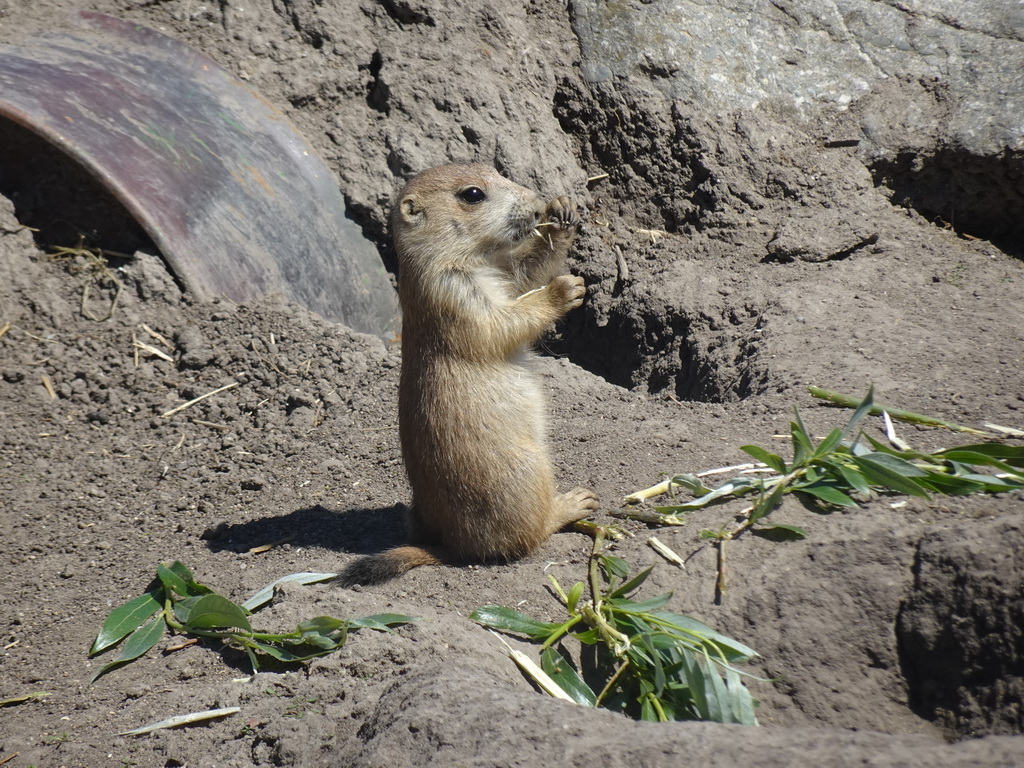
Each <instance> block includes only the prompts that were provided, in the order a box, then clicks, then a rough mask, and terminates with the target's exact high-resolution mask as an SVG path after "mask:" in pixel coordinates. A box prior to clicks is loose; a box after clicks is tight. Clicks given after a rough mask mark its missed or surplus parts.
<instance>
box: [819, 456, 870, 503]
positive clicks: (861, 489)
mask: <svg viewBox="0 0 1024 768" xmlns="http://www.w3.org/2000/svg"><path fill="white" fill-rule="evenodd" d="M826 466H827V467H828V468H829V469H832V470H834V471H835V472H836V473H837V474H838V475H839V476H840V477H842V479H843V481H844V482H845V483H846V484H847V485H848V486H850V487H851V488H853V489H854V490H855V491H857V493H859V494H861V495H863V496H870V495H871V486H870V485H868V481H867V480H866V479H865V478H864V475H862V474H861V473H860V472H858V471H857V470H855V469H853V468H852V467H848V466H846V465H845V464H840V463H839V462H826Z"/></svg>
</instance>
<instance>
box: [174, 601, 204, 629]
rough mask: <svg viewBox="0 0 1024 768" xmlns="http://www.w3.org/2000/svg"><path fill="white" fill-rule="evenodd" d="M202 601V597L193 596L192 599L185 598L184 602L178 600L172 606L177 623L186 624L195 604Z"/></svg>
mask: <svg viewBox="0 0 1024 768" xmlns="http://www.w3.org/2000/svg"><path fill="white" fill-rule="evenodd" d="M202 599H203V596H202V595H193V596H192V597H186V598H185V599H184V600H178V601H177V602H176V603H175V604H174V618H175V619H177V620H178V623H180V624H187V623H188V616H189V614H190V613H192V609H193V608H194V607H195V605H196V603H198V602H199V601H200V600H202Z"/></svg>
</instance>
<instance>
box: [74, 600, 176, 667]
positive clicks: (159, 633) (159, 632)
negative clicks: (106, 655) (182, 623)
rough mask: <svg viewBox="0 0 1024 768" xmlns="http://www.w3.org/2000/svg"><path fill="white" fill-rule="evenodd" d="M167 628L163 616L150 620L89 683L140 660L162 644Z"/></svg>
mask: <svg viewBox="0 0 1024 768" xmlns="http://www.w3.org/2000/svg"><path fill="white" fill-rule="evenodd" d="M166 628H167V622H165V621H164V617H163V615H160V616H155V617H154V618H152V619H150V621H149V623H148V624H144V625H143V626H141V627H139V628H138V629H136V630H135V631H134V632H132V633H131V635H129V636H128V639H127V640H126V641H125V644H124V647H123V648H122V649H121V653H120V655H119V656H118V657H117V658H116V659H114V660H113V661H112V662H110V663H109V664H104V665H103V666H102V667H100V668H99V669H98V670H97V671H96V674H94V675H93V676H92V680H90V681H89V682H90V683H95V682H96V681H97V680H98V679H99V678H100V677H102V676H103V675H105V674H107V672H110V671H111V670H113V669H116V668H117V667H121V666H124V665H125V664H127V663H128V662H129V661H134V660H135V659H137V658H139V656H141V655H142V654H144V653H146V652H147V651H148V650H149V649H150V648H152V647H153V646H154V645H156V644H157V643H159V642H160V638H161V637H163V636H164V630H165V629H166Z"/></svg>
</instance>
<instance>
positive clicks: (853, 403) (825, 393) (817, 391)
mask: <svg viewBox="0 0 1024 768" xmlns="http://www.w3.org/2000/svg"><path fill="white" fill-rule="evenodd" d="M807 391H808V392H810V393H811V395H813V396H814V397H817V398H820V399H822V400H828V401H829V402H830V403H835V404H836V405H842V406H844V407H846V408H856V407H857V406H859V405H860V404H861V400H862V399H863V398H858V397H852V396H851V395H844V394H841V393H839V392H833V391H831V390H828V389H822V388H821V387H808V388H807ZM883 411H885V412H886V413H888V414H889V415H890V416H892V418H894V419H899V420H900V421H908V422H910V423H911V424H923V425H925V426H927V427H944V428H946V429H952V430H954V431H955V432H967V433H969V434H972V435H981V436H982V437H988V436H989V433H988V432H984V431H982V430H980V429H974V428H973V427H965V426H963V425H962V424H954V423H953V422H951V421H946V420H945V419H940V418H937V417H935V416H924V415H923V414H920V413H914V412H913V411H903V410H900V409H899V408H890V407H889V406H887V405H880V404H878V403H875V404H874V405H873V406H871V410H870V413H872V414H875V415H878V414H880V413H882V412H883Z"/></svg>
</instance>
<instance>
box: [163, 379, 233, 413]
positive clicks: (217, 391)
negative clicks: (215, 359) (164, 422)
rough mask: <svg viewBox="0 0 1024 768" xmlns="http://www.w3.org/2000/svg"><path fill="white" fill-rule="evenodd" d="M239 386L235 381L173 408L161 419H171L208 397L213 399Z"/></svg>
mask: <svg viewBox="0 0 1024 768" xmlns="http://www.w3.org/2000/svg"><path fill="white" fill-rule="evenodd" d="M237 386H238V382H237V381H233V382H231V383H230V384H225V385H224V386H223V387H217V389H215V390H213V391H212V392H207V393H206V394H205V395H200V396H199V397H196V398H193V399H192V400H189V401H188V402H187V403H182V404H181V405H179V406H178V407H177V408H171V410H169V411H168V412H167V413H163V414H160V416H161V418H164V419H166V418H170V417H171V416H173V415H174V414H176V413H180V412H181V411H184V410H185V409H186V408H191V407H192V406H193V405H195V404H196V403H198V402H201V401H203V400H205V399H206V398H208V397H213V396H214V395H217V394H220V393H221V392H226V391H227V390H229V389H234V388H235V387H237Z"/></svg>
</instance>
